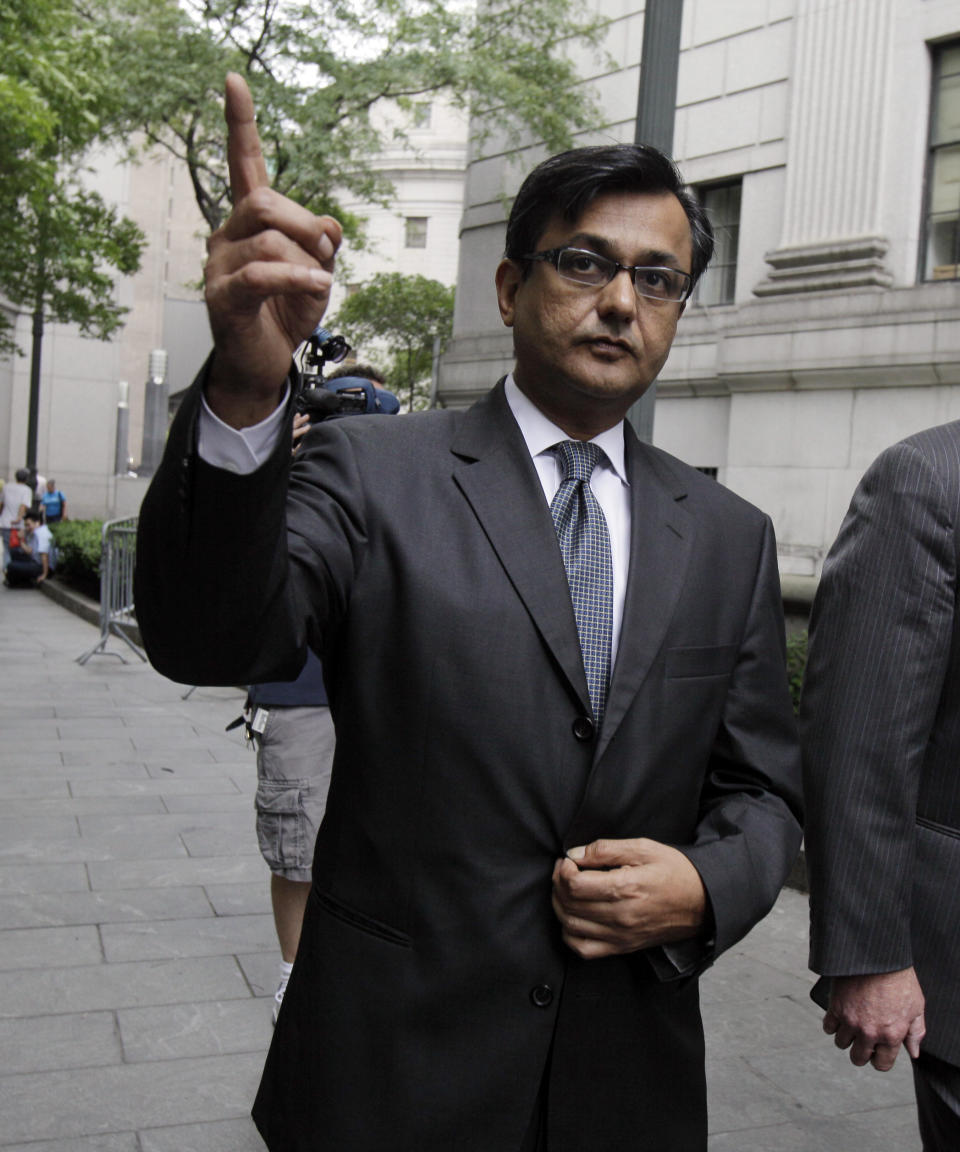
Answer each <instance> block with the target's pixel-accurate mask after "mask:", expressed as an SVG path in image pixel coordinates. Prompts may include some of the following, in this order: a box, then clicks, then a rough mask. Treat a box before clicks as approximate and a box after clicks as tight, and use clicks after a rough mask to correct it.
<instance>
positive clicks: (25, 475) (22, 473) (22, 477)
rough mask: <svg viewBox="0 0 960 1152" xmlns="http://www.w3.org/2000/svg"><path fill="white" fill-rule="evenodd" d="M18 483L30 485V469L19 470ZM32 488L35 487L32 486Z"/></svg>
mask: <svg viewBox="0 0 960 1152" xmlns="http://www.w3.org/2000/svg"><path fill="white" fill-rule="evenodd" d="M17 483H18V484H30V469H29V468H18V469H17ZM30 486H31V487H33V485H32V484H31V485H30Z"/></svg>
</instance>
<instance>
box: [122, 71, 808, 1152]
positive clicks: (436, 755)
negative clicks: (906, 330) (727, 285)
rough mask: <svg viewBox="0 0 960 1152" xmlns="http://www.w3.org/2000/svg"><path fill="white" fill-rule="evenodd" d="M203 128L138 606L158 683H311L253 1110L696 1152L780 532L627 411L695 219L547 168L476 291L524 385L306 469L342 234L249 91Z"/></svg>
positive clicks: (744, 877)
mask: <svg viewBox="0 0 960 1152" xmlns="http://www.w3.org/2000/svg"><path fill="white" fill-rule="evenodd" d="M227 116H228V122H229V125H230V143H229V158H230V167H231V175H232V183H233V190H234V212H233V215H232V216H231V218H230V221H229V222H228V223H227V224H226V225H225V227H224V228H223V229H221V230H220V231H219V232H218V233H217V234H216V235H215V236H214V237H212V238H211V242H210V260H209V262H208V266H207V272H206V279H207V301H208V307H209V310H210V316H211V325H212V329H213V332H214V336H215V340H216V349H215V352H214V356H213V358H212V360H211V361H210V363H209V365H208V369H207V370H206V371H205V372H204V373H203V374H202V375H201V378H200V379H199V380H198V381H197V383H196V384H195V386H194V388H193V389H192V390H191V391H190V393H189V395H188V396H187V398H186V399H185V401H184V404H183V405H182V406H181V408H180V412H179V413H178V416H177V420H176V421H175V424H174V427H173V428H172V430H171V434H170V440H169V444H168V448H167V452H166V454H165V457H164V461H163V464H162V466H161V468H160V469H159V471H158V473H157V476H156V478H155V480H154V483H153V485H152V486H151V489H150V492H149V493H148V495H147V498H146V500H145V501H144V505H143V508H142V512H141V519H140V528H141V531H140V543H139V555H138V565H137V591H136V598H137V614H138V617H139V621H140V625H141V629H142V631H143V634H144V637H145V639H146V643H147V647H148V651H149V652H150V656H151V659H152V660H153V661H154V662H155V664H156V665H157V667H159V668H160V669H161V671H163V672H165V673H167V674H168V675H170V676H172V677H174V678H175V679H186V680H189V681H191V682H196V683H236V682H238V681H241V682H242V681H253V680H257V679H277V678H280V677H283V676H287V677H289V676H290V675H295V674H296V672H297V670H298V668H299V666H300V664H301V663H302V661H303V658H304V653H305V651H306V648H307V646H308V645H309V647H311V648H313V649H314V650H315V651H316V652H317V653H318V655H319V656H320V657H321V659H322V660H323V667H324V678H325V682H326V686H327V690H328V694H329V697H330V706H331V711H332V713H333V716H334V720H335V724H336V734H337V743H336V755H335V759H334V766H333V777H332V784H331V789H330V794H329V799H328V804H327V809H326V814H325V816H324V820H323V823H322V825H321V827H320V830H319V833H318V836H317V841H316V851H315V856H314V869H313V885H312V887H311V892H310V899H309V902H308V907H307V912H306V916H305V919H304V924H303V929H302V934H301V938H300V947H299V950H298V953H297V960H296V963H295V965H294V968H293V974H292V977H291V980H290V984H289V986H288V989H287V992H286V994H285V997H284V1001H283V1008H282V1010H281V1012H280V1014H279V1019H278V1021H277V1027H276V1031H275V1033H274V1037H273V1043H272V1045H271V1049H270V1054H269V1056H268V1059H267V1066H266V1069H265V1071H264V1077H263V1081H262V1083H261V1087H260V1093H259V1095H258V1098H257V1102H256V1104H255V1107H254V1117H255V1119H256V1122H257V1124H258V1125H259V1127H260V1130H261V1132H262V1133H263V1135H264V1138H265V1139H266V1141H267V1144H268V1146H269V1147H270V1149H271V1150H272V1152H308V1150H309V1152H319V1150H320V1149H327V1148H329V1149H331V1150H334V1149H335V1150H336V1152H342V1150H346V1152H468V1150H470V1152H518V1150H520V1149H523V1150H524V1152H534V1150H536V1152H544V1150H548V1152H621V1150H622V1152H626V1150H629V1152H664V1150H665V1149H670V1152H703V1150H704V1149H705V1147H706V1086H705V1075H704V1043H703V1029H702V1024H701V1020H700V1011H699V1001H698V991H697V977H698V975H699V973H700V972H701V971H702V970H703V969H704V967H706V966H707V965H708V964H710V963H712V961H713V960H714V959H715V958H716V957H717V956H719V955H720V954H721V953H722V952H723V951H724V950H725V949H726V948H728V947H729V946H730V945H731V944H733V943H735V942H736V941H737V940H739V939H740V938H741V937H742V936H743V935H744V934H745V933H746V932H747V931H749V929H750V928H751V927H752V925H753V924H755V923H756V921H757V920H758V919H759V918H760V917H762V916H763V915H764V914H765V913H766V912H767V910H768V909H769V907H770V906H771V904H772V902H773V901H774V899H775V898H776V895H777V892H778V890H779V888H780V886H781V884H782V883H783V881H784V879H785V877H786V875H787V872H788V871H789V868H790V865H791V863H792V861H793V858H794V856H795V854H796V851H797V848H798V844H799V826H798V811H799V753H798V749H797V747H796V742H795V733H794V724H793V716H792V712H791V708H790V704H789V698H788V695H787V689H786V676H785V670H784V642H783V619H782V612H781V605H780V587H779V579H778V575H777V567H776V545H775V542H774V539H773V532H772V529H771V525H770V522H769V519H768V518H767V517H766V516H764V515H763V514H762V513H760V512H759V511H758V510H757V509H755V508H753V507H751V506H750V505H748V504H746V503H745V502H744V501H742V500H740V499H739V498H738V497H736V496H735V495H733V494H732V493H731V492H729V491H727V490H726V489H724V488H723V487H722V486H721V485H719V484H717V483H715V482H714V481H713V480H711V479H708V478H707V477H704V476H702V475H700V474H699V473H697V472H696V471H695V470H694V469H692V468H689V467H687V466H686V465H683V464H681V463H680V462H679V461H677V460H674V459H673V458H672V457H669V456H667V455H666V454H665V453H663V452H659V451H657V450H656V449H653V448H651V447H649V446H647V445H643V444H640V443H638V442H637V440H636V437H635V436H634V435H633V433H632V431H631V430H630V428H629V426H628V425H625V423H624V416H625V415H626V412H627V410H628V409H629V407H630V406H631V405H632V404H633V402H634V401H635V400H636V399H637V398H638V397H639V396H640V395H641V394H642V393H643V391H644V390H645V389H646V388H647V386H648V385H649V384H650V382H651V381H652V380H653V379H654V377H655V376H656V374H657V372H658V371H659V370H660V368H661V366H662V365H663V363H664V361H665V360H666V357H667V354H668V352H669V350H670V345H671V342H672V340H673V337H674V333H675V331H676V325H677V321H678V319H679V317H680V314H681V312H682V311H683V307H684V301H685V299H686V298H687V296H688V294H689V291H690V288H691V286H692V284H693V282H694V281H695V279H696V277H697V276H698V275H699V274H700V272H701V271H702V270H703V268H704V267H705V265H706V262H707V260H708V259H709V255H710V251H711V249H712V239H711V236H710V232H709V226H708V225H707V224H706V221H705V218H704V216H703V212H702V210H701V209H700V206H699V205H698V204H697V202H696V200H695V198H694V197H693V196H692V195H691V193H690V192H689V190H688V189H686V188H684V186H683V184H682V182H681V180H680V178H679V174H678V173H677V171H676V169H675V168H674V167H673V165H672V164H671V162H670V161H669V160H667V159H666V158H665V157H664V156H662V155H661V154H660V153H658V152H657V151H656V150H655V149H650V148H644V147H642V146H633V145H623V146H612V147H604V148H596V149H591V148H587V149H574V150H572V151H571V152H567V153H564V154H561V155H560V156H558V157H553V158H551V159H550V160H547V161H545V162H544V163H543V164H542V165H539V166H538V167H537V168H536V169H535V170H534V171H533V172H532V173H531V174H530V176H529V177H528V178H527V180H526V181H525V182H524V185H523V187H522V188H521V190H520V192H519V193H518V195H517V199H516V201H515V203H514V207H513V210H512V212H511V216H510V221H509V224H508V228H507V244H506V257H505V258H504V259H503V260H502V261H501V262H500V265H499V267H498V269H497V273H496V285H495V288H496V296H497V302H498V305H499V308H500V312H501V316H502V318H503V321H504V323H505V324H506V325H508V326H509V327H510V328H511V329H512V331H513V334H514V342H515V348H516V368H515V371H514V372H513V373H512V374H511V375H510V376H509V377H507V378H506V379H505V380H503V381H501V382H500V383H499V384H497V385H496V386H495V387H493V388H492V389H491V391H490V392H489V393H488V394H487V395H486V396H485V397H484V398H483V399H481V400H480V401H479V402H478V403H477V404H475V405H474V406H473V408H471V409H469V410H467V411H443V410H438V411H433V412H425V413H420V414H415V415H410V416H404V417H402V418H398V419H396V420H374V419H368V418H366V417H356V418H352V419H342V420H331V421H326V422H324V423H322V424H320V425H319V426H318V427H317V428H316V429H314V430H313V431H311V433H310V434H309V435H308V436H307V437H306V438H305V441H304V443H303V446H302V448H301V449H300V450H299V451H298V453H297V456H296V459H295V460H294V461H292V462H291V459H290V452H289V448H288V445H289V423H290V421H291V420H292V412H291V409H292V405H291V404H290V403H289V401H287V400H285V395H286V390H287V375H288V372H289V368H290V357H291V353H292V352H293V350H294V348H295V347H296V346H297V344H298V343H299V341H300V340H302V339H304V338H305V337H306V336H307V335H309V333H310V332H311V331H312V330H313V328H314V327H315V325H316V323H317V321H318V320H319V318H320V316H321V315H322V314H323V309H324V307H325V305H326V300H327V295H328V293H329V288H330V271H331V266H332V262H333V257H334V253H335V251H336V247H337V244H338V241H339V236H340V230H339V227H338V226H337V224H336V222H335V221H333V220H330V219H328V218H324V217H321V218H317V217H315V216H313V215H312V214H311V213H309V212H307V211H306V210H305V209H303V208H301V207H298V206H297V205H295V204H291V203H290V202H289V201H287V200H284V199H283V198H282V197H280V196H279V195H277V194H276V193H274V192H273V191H272V190H271V189H270V188H269V186H268V182H267V177H266V171H265V167H264V163H263V158H262V156H261V154H260V149H259V141H258V138H257V132H256V127H255V122H254V115H253V107H252V103H251V101H250V98H249V94H248V93H247V90H246V88H245V86H244V85H243V83H242V81H241V80H240V79H239V77H233V78H231V80H230V81H229V86H228V102H227ZM295 383H296V381H295V380H294V384H295ZM245 462H246V463H245ZM587 464H589V467H590V468H592V472H591V473H590V475H589V478H588V477H587V476H586V475H585V474H584V472H583V471H581V468H583V469H584V470H586V466H587ZM561 465H563V467H562V466H561ZM578 542H579V543H581V544H583V545H584V547H583V548H582V549H580V548H578V547H577V545H578ZM211 554H212V555H215V556H216V557H217V558H218V561H219V563H218V565H217V566H216V569H215V570H213V569H212V567H211V566H210V565H209V564H208V563H206V560H207V559H208V557H209V555H211Z"/></svg>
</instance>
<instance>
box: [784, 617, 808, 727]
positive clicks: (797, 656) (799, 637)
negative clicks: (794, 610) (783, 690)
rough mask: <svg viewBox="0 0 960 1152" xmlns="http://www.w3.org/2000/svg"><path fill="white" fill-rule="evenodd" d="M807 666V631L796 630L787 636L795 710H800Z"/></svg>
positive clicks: (788, 675) (789, 674) (789, 675)
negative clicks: (801, 692)
mask: <svg viewBox="0 0 960 1152" xmlns="http://www.w3.org/2000/svg"><path fill="white" fill-rule="evenodd" d="M806 667H807V632H806V629H804V630H803V631H802V632H795V633H794V634H793V635H792V636H788V637H787V683H788V684H789V686H790V698H791V699H792V700H793V710H794V712H799V711H800V691H801V689H802V688H803V673H804V671H805V669H806Z"/></svg>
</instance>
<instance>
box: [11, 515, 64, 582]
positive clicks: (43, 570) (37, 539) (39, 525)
mask: <svg viewBox="0 0 960 1152" xmlns="http://www.w3.org/2000/svg"><path fill="white" fill-rule="evenodd" d="M23 527H24V533H23V537H22V539H21V541H20V545H19V547H17V548H11V549H10V563H9V564H8V565H7V577H6V581H5V583H6V585H7V587H8V588H25V587H31V586H36V585H39V584H42V583H43V582H44V580H46V579H47V577H48V576H49V575H50V573H51V572H52V571H53V565H52V563H51V560H50V558H51V548H52V544H51V540H52V537H51V534H50V529H49V528H48V527H47V526H46V524H44V523H43V517H42V514H41V513H40V512H39V510H38V509H36V508H31V509H30V510H29V511H28V512H27V513H26V514H25V515H24V517H23Z"/></svg>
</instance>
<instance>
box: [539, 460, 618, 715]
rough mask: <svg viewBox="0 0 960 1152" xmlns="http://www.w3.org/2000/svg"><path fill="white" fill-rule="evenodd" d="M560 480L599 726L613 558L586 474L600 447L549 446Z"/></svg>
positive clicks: (561, 534) (556, 504) (564, 535)
mask: <svg viewBox="0 0 960 1152" xmlns="http://www.w3.org/2000/svg"><path fill="white" fill-rule="evenodd" d="M553 451H554V452H555V453H556V455H557V458H558V460H559V461H560V467H561V469H562V470H563V480H562V482H561V484H560V487H559V488H558V489H557V492H556V495H555V496H554V498H553V501H552V502H551V504H550V515H551V516H552V517H553V523H554V526H555V527H556V529H557V538H558V539H559V541H560V551H561V552H562V553H563V565H564V567H565V568H566V570H567V580H568V581H569V583H570V596H571V599H572V600H573V614H574V616H575V617H576V620H577V632H578V633H579V636H580V650H581V651H582V653H583V667H584V671H585V672H586V674H587V689H588V690H589V692H590V703H591V704H592V705H593V715H594V719H595V720H596V723H597V728H598V729H599V727H600V724H601V723H602V721H603V713H604V710H605V708H606V703H607V686H608V684H609V682H610V644H611V640H612V637H613V562H612V561H611V559H610V535H609V533H608V531H607V521H606V519H605V518H604V515H603V509H602V508H601V507H600V505H599V504H598V503H597V498H596V496H594V494H593V489H592V488H591V487H590V474H591V473H592V472H593V469H594V468H595V467H596V465H597V462H598V461H599V460H600V458H601V456H603V449H602V448H600V447H599V446H598V445H596V444H589V443H584V442H583V441H582V440H562V441H561V442H560V443H559V444H555V445H554V446H553Z"/></svg>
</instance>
